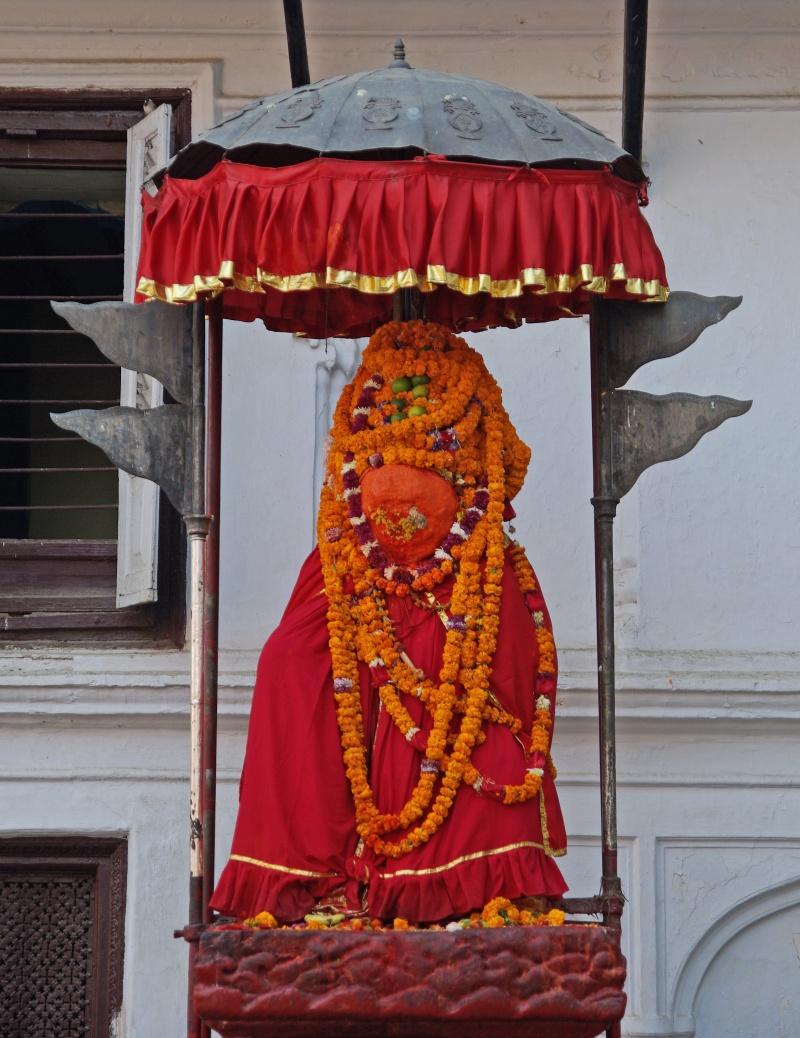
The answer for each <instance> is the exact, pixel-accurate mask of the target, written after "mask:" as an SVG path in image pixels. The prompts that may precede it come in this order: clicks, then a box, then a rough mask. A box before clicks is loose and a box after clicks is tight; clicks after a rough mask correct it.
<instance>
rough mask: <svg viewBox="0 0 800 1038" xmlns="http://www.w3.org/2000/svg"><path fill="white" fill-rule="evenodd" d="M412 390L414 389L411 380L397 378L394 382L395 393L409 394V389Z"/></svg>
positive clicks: (393, 389) (393, 390)
mask: <svg viewBox="0 0 800 1038" xmlns="http://www.w3.org/2000/svg"><path fill="white" fill-rule="evenodd" d="M412 388H413V387H412V383H411V379H410V378H405V377H403V378H396V379H395V380H394V382H392V392H393V393H407V392H408V391H409V389H412Z"/></svg>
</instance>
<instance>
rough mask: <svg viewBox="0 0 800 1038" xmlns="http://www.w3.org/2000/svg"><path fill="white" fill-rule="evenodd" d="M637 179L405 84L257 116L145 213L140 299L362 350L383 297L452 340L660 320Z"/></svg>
mask: <svg viewBox="0 0 800 1038" xmlns="http://www.w3.org/2000/svg"><path fill="white" fill-rule="evenodd" d="M645 201H646V179H645V177H644V174H643V172H642V169H641V166H640V164H639V162H638V161H637V160H636V159H635V158H634V157H633V156H631V155H628V154H627V153H626V152H624V151H622V150H621V149H620V148H619V147H617V145H615V144H614V143H613V142H611V141H609V140H608V139H607V138H606V137H604V136H603V135H602V134H601V133H600V132H599V131H597V130H595V129H593V128H592V127H590V126H588V125H587V124H586V123H584V122H582V121H581V120H579V119H576V118H575V117H574V116H571V115H568V114H567V113H565V112H562V111H561V110H559V109H558V108H556V107H554V106H552V105H550V104H547V103H546V102H544V101H541V100H539V99H538V98H534V97H528V96H526V95H523V94H520V93H517V92H515V91H513V90H508V89H506V88H505V87H501V86H497V85H496V84H493V83H487V82H484V81H482V80H477V79H471V78H465V77H462V76H454V75H448V74H445V73H442V72H434V71H429V70H425V69H413V68H410V67H409V65H408V64H407V62H406V61H405V54H404V48H403V46H402V42H401V41H398V42H397V44H396V45H395V57H394V60H393V62H392V63H391V65H390V66H389V67H388V68H386V69H379V70H376V71H373V72H367V73H358V74H355V75H350V76H334V77H332V78H331V79H327V80H323V81H321V82H319V83H315V84H313V85H310V86H303V87H299V88H295V89H293V90H290V91H286V92H284V93H281V94H276V95H274V96H272V97H265V98H263V99H262V100H260V101H258V102H256V103H255V104H252V105H249V106H248V107H246V108H244V109H242V110H241V111H240V112H238V113H237V114H235V115H233V116H231V117H230V118H228V119H225V120H224V121H223V122H221V123H220V124H219V125H217V126H215V127H214V128H213V129H211V130H209V131H208V132H207V133H205V134H204V135H202V136H201V137H199V138H198V139H197V140H195V141H193V142H192V143H191V144H189V145H188V146H187V147H186V148H184V149H183V150H182V151H181V152H179V153H178V155H177V156H176V157H175V158H174V159H173V161H172V163H171V164H170V166H169V167H168V168H167V170H166V173H165V175H163V177H162V179H161V182H160V187H159V190H158V192H157V193H156V194H155V196H154V197H151V196H150V195H147V194H145V196H144V225H143V240H142V249H141V255H140V263H139V282H138V291H139V298H140V299H141V298H155V299H163V300H166V301H168V302H190V301H194V300H196V299H198V298H202V297H204V296H205V297H208V296H215V295H218V294H220V293H223V294H224V304H223V305H224V315H225V316H226V317H229V318H234V319H239V320H253V319H254V318H261V319H262V320H263V321H264V323H265V324H266V325H267V327H268V328H271V329H273V330H276V331H293V332H304V333H306V334H309V335H313V336H327V335H332V336H347V337H355V336H359V335H365V334H369V333H370V332H371V331H373V330H374V329H375V328H376V327H378V326H379V325H380V324H382V323H383V322H385V321H386V320H389V319H390V318H391V317H392V309H393V304H392V296H393V295H394V294H395V293H397V292H398V290H400V289H404V288H416V289H418V290H419V291H420V293H421V294H422V296H423V299H424V310H423V312H424V315H425V316H426V317H427V318H428V319H430V320H434V321H438V322H440V323H443V324H446V325H448V326H450V327H451V328H453V329H456V330H468V331H479V330H482V329H484V328H489V327H495V326H510V327H514V326H517V325H519V324H520V323H522V322H523V321H546V320H552V319H555V318H558V317H563V316H568V315H575V314H582V313H587V312H588V309H589V305H590V301H591V298H592V297H593V296H606V297H612V298H619V299H623V298H624V299H630V300H647V301H660V302H664V301H665V300H666V298H667V294H668V288H667V281H666V276H665V272H664V264H663V260H662V258H661V255H660V253H659V251H658V248H657V246H656V244H655V242H654V240H653V236H652V233H651V231H650V228H649V227H648V225H647V223H646V221H645V220H644V218H643V216H642V215H641V211H640V203H643V202H645Z"/></svg>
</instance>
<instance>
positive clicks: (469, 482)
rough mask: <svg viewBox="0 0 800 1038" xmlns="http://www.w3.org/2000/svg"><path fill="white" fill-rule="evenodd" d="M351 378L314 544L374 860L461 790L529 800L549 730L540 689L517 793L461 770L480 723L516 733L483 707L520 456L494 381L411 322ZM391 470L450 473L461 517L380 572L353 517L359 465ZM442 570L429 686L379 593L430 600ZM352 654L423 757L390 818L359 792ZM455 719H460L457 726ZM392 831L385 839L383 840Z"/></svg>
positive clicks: (341, 712)
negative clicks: (411, 699)
mask: <svg viewBox="0 0 800 1038" xmlns="http://www.w3.org/2000/svg"><path fill="white" fill-rule="evenodd" d="M364 370H365V371H367V372H369V371H372V372H373V373H372V374H368V373H367V374H366V376H362V377H361V378H360V380H359V378H358V377H357V379H356V381H355V382H354V383H353V384H352V385H351V386H349V387H347V389H346V390H345V392H344V393H343V394H342V398H341V400H340V403H339V405H338V407H337V410H336V415H335V418H334V428H333V444H334V449H333V450H332V451H331V456H330V458H329V469H328V479H327V482H326V485H325V487H324V488H323V494H322V501H321V507H320V523H319V529H320V538H319V541H320V552H321V555H322V562H323V575H324V579H325V588H326V591H327V595H328V630H329V645H330V651H331V660H332V665H333V676H334V697H335V702H336V714H337V721H338V724H339V729H340V735H341V742H342V749H343V760H344V765H345V771H346V775H347V778H348V781H349V783H350V787H351V791H352V794H353V800H354V804H355V810H356V827H357V830H358V832H359V835H360V836H361V838H362V839H363V840H364V842H365V843H366V844H367V845H368V846H370V847H371V848H372V849H373V851H374V852H375V853H377V854H383V855H385V856H387V857H390V858H397V857H400V856H401V855H403V854H405V853H408V851H410V850H412V849H414V848H415V847H418V846H420V845H422V844H423V843H425V842H427V841H428V840H429V839H430V838H431V836H433V835H434V833H435V832H436V831H437V830H438V828H439V827H440V826H441V825H442V823H443V822H444V820H445V819H446V818H447V816H448V814H449V812H450V810H451V808H452V805H453V801H454V799H455V795H456V792H457V790H458V788H459V786H460V784H461V783H462V782H463V781H466V782H468V783H469V784H470V785H473V786H474V787H475V788H476V789H477V790H481V789H482V788H485V791H486V792H492V793H493V795H499V797H500V798H501V799H503V801H504V802H505V803H516V802H520V801H521V800H526V799H529V798H530V797H532V796H534V795H536V793H537V792H538V791H539V789H540V787H541V781H542V774H543V769H542V768H541V767H539V766H538V763H539V761H540V759H541V761H542V762H544V760H545V759H546V757H547V754H548V749H549V733H550V730H551V728H552V721H551V718H550V708H549V700H548V699H547V697H546V696H540V697H539V699H538V700H537V709H536V718H535V722H534V725H533V729H532V732H531V740H530V752H531V754H533V755H535V757H536V760H535V761H534V763H535V764H537V766H535V767H533V768H529V769H528V770H527V772H526V776H525V779H524V782H523V783H521V784H520V785H518V786H508V785H507V786H499V785H498V784H497V783H493V782H492V780H490V779H487V778H485V777H483V776H481V775H479V773H478V772H477V770H476V769H475V768H474V766H473V765H472V764H471V754H472V750H473V749H474V747H475V745H476V744H478V743H479V742H480V741H482V739H483V738H484V737H485V734H484V732H483V730H482V728H483V724H484V722H490V723H491V722H495V723H503V724H506V725H508V726H509V727H510V728H511V729H512V731H514V733H515V734H516V732H518V731H519V728H520V727H521V722H519V721H518V719H516V718H513V717H512V716H511V715H509V714H507V713H506V712H505V711H503V710H502V708H500V707H498V706H496V705H494V704H493V703H492V702H491V701H490V699H491V693H490V677H491V665H492V661H493V658H494V652H495V649H496V645H497V635H498V631H499V615H500V599H501V590H502V573H503V566H504V556H505V534H504V532H503V527H502V520H503V512H504V508H505V502H506V499H507V498H510V497H512V496H513V494H514V493H516V490H518V489H519V487H520V486H521V484H522V480H523V479H524V475H525V471H526V469H527V464H528V460H529V455H530V452H529V450H528V448H527V447H526V446H525V445H524V444H523V443H522V441H521V440H519V438H518V436H517V435H516V432H515V431H514V429H513V426H512V425H511V423H510V421H509V419H508V417H507V415H506V413H505V411H504V409H503V406H502V398H501V394H500V390H499V388H498V387H497V384H496V383H495V382H494V380H493V379H492V377H491V375H490V374H489V373H488V371H487V370H486V368H485V366H484V364H483V361H482V360H481V359H480V357H479V355H478V354H476V353H475V352H474V351H472V350H470V349H469V347H467V345H466V343H464V342H463V340H461V339H458V338H457V337H456V336H453V335H451V334H450V333H449V332H447V330H446V329H441V328H438V327H437V326H432V325H427V324H425V323H424V322H419V321H417V322H408V323H405V324H403V323H399V322H392V323H391V324H389V325H385V326H384V327H383V328H382V329H379V331H378V332H377V333H376V334H375V335H374V336H373V338H372V340H371V342H370V346H369V347H368V349H367V351H366V352H365V355H364ZM409 373H411V374H412V376H413V377H409ZM415 382H416V386H418V387H422V388H421V389H419V390H418V391H417V392H414V391H413V389H412V390H411V393H412V398H413V399H419V400H423V401H424V406H422V405H421V404H420V405H419V406H418V407H416V406H415V407H409V406H408V400H407V399H405V398H395V399H393V400H389V398H388V394H389V393H391V392H404V393H406V395H407V394H408V392H409V390H408V387H409V386H412V387H414V388H416V387H415V386H414V383H415ZM440 393H441V394H442V397H440V396H438V395H437V394H440ZM412 412H413V413H412ZM401 426H402V429H401V428H400V427H401ZM401 433H402V435H401ZM392 462H397V463H404V464H411V465H416V466H418V467H423V468H433V469H436V470H438V471H440V472H444V473H448V472H449V473H451V474H452V475H453V476H454V477H455V478H456V481H457V482H458V481H460V487H461V494H462V513H461V514H460V516H459V519H457V521H456V522H455V523H454V524H453V527H452V529H451V531H450V533H449V534H448V535H447V537H446V538H445V540H444V541H443V542H442V544H441V545H440V547H439V548H438V549H437V551H436V552H435V553H434V556H433V557H432V558H431V559H430V560H427V561H424V562H423V563H422V564H420V565H419V566H418V567H417V568H416V569H415V570H413V571H402V570H401V568H400V567H393V566H391V565H390V564H389V563H388V560H386V559H385V557H384V556H383V554H382V552H381V551H380V549H379V546H378V545H377V543H376V542H375V541H374V540H373V539H372V534H371V531H370V529H369V525H368V523H367V521H366V517H365V516H364V515H363V510H362V508H361V501H360V489H359V481H360V477H361V475H362V474H363V472H364V471H366V469H367V468H368V467H370V466H371V467H377V466H379V465H381V464H388V463H392ZM484 480H485V485H483V486H482V485H481V484H482V482H483V481H484ZM512 559H513V560H514V564H515V571H516V572H517V576H518V579H519V580H520V586H521V587H523V581H526V583H527V584H530V580H531V579H532V571H531V575H530V578H527V577H526V574H525V572H524V564H523V562H522V561H521V558H520V557H519V555H518V554H517V555H514V554H512ZM482 564H483V575H482V576H481V567H482ZM528 568H529V567H528ZM454 572H455V578H454V584H453V590H452V597H451V602H450V617H449V619H448V621H447V632H446V635H445V645H444V649H443V653H442V665H441V668H440V672H439V678H438V682H433V681H430V680H429V679H426V678H424V676H422V675H420V673H419V672H418V671H416V669H415V668H414V667H413V665H411V664H410V661H408V660H407V658H405V656H404V653H403V651H402V647H401V646H399V644H398V643H397V639H396V637H395V636H394V632H393V629H392V625H391V622H390V619H389V616H388V611H387V610H386V608H385V604H384V603H383V602H382V596H383V594H387V593H396V594H407V593H409V591H411V590H413V589H416V590H420V591H429V590H430V589H431V588H432V587H434V586H436V584H437V583H439V582H440V581H441V580H443V579H445V577H447V576H449V575H450V574H451V573H454ZM523 590H525V588H523ZM545 631H546V629H545ZM537 638H539V626H538V625H537ZM551 641H552V640H551ZM539 643H540V658H541V659H542V668H541V669H543V670H544V669H545V667H548V669H550V665H549V664H548V660H549V657H547V644H546V639H545V638H540V639H539ZM359 659H361V660H363V661H364V662H365V663H367V664H368V665H369V666H370V671H371V673H372V674H373V676H374V678H375V680H376V683H377V684H378V687H379V695H380V697H381V701H382V702H383V704H384V706H385V708H386V709H387V712H388V713H389V716H390V717H391V719H392V721H393V722H394V723H395V724H396V725H397V727H398V728H399V729H400V731H401V732H403V734H404V735H405V737H406V738H407V739H408V740H409V742H412V743H413V744H414V746H415V747H416V748H417V749H418V750H419V751H420V752H421V753H423V754H424V757H423V759H422V761H421V770H420V777H419V780H418V782H417V784H416V786H415V788H414V790H413V792H412V794H411V796H410V798H409V799H408V801H407V802H406V804H405V805H404V806H403V808H402V809H401V810H400V811H399V812H394V813H383V812H381V811H380V810H379V808H378V806H377V805H376V803H375V800H374V796H373V792H372V789H371V786H370V782H369V770H368V754H367V747H366V740H365V732H364V726H363V717H362V712H361V702H360V692H359V669H358V661H359ZM552 663H553V664H554V659H553V660H552ZM459 684H460V686H461V688H462V689H463V695H460V694H459V691H458V688H459ZM401 693H402V694H406V695H415V696H416V697H417V698H420V699H421V700H422V701H423V703H424V705H425V708H426V710H427V711H428V712H429V714H430V715H431V717H432V725H431V727H430V729H429V730H428V731H427V732H426V733H422V732H421V731H420V730H419V729H418V728H416V726H415V725H414V724H413V720H412V718H411V715H410V714H409V713H408V711H407V710H406V709H405V707H404V706H403V704H402V701H401V698H400V694H401ZM456 715H458V716H460V721H459V722H458V724H457V725H456V726H454V724H453V722H454V718H455V717H456ZM448 749H449V750H450V752H449V753H448ZM437 783H438V790H437ZM492 787H494V788H492ZM415 823H416V824H415ZM411 826H414V828H409V827H411ZM397 833H400V834H401V835H400V836H399V838H397V839H395V840H387V839H384V838H383V837H384V836H385V835H387V834H397Z"/></svg>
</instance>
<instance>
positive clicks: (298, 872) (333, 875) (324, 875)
mask: <svg viewBox="0 0 800 1038" xmlns="http://www.w3.org/2000/svg"><path fill="white" fill-rule="evenodd" d="M230 860H231V861H241V862H244V864H245V865H257V866H258V867H259V868H261V869H273V870H274V871H275V872H286V873H288V874H289V875H290V876H305V877H306V878H308V879H341V878H343V877H342V875H341V873H339V872H311V871H310V870H309V869H293V868H291V867H290V866H289V865H274V864H273V863H272V862H271V861H261V860H260V859H259V858H248V857H247V856H246V855H244V854H232V855H231V856H230Z"/></svg>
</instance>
